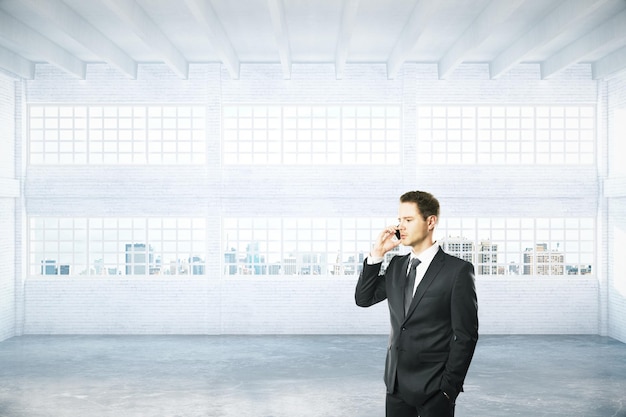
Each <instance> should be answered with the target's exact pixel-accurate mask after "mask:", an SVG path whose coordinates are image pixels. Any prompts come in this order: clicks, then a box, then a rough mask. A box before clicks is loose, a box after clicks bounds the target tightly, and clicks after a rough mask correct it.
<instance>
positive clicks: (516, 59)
mask: <svg viewBox="0 0 626 417" xmlns="http://www.w3.org/2000/svg"><path fill="white" fill-rule="evenodd" d="M608 1H610V0H567V1H563V2H561V3H560V4H559V5H558V6H557V7H556V8H555V9H554V10H553V11H552V12H550V13H549V14H548V15H547V16H546V17H545V18H544V19H543V20H541V21H540V22H539V23H538V24H537V25H535V26H534V27H532V28H531V29H530V30H529V31H528V32H526V33H525V34H523V35H522V36H521V37H520V38H519V39H518V40H517V41H515V42H514V43H513V44H512V45H511V46H510V47H509V48H507V49H506V50H505V51H504V52H502V53H501V54H500V55H499V56H498V57H496V59H494V60H493V61H491V63H490V64H489V71H490V74H491V78H494V79H495V78H498V77H500V76H501V75H503V74H504V73H506V72H507V71H509V70H510V69H511V68H512V67H514V66H515V65H517V64H519V63H520V62H522V61H523V60H524V58H525V57H526V56H527V55H528V54H529V53H530V52H532V51H533V50H535V49H537V48H539V47H541V46H543V45H545V44H547V43H549V42H550V41H552V40H553V39H554V38H555V37H557V36H558V35H559V34H561V33H562V32H563V31H565V30H566V29H569V28H571V27H572V26H574V25H576V24H578V23H579V22H580V20H581V19H583V18H584V17H586V16H587V15H589V14H590V13H591V12H593V11H595V10H597V9H598V8H600V7H601V6H603V5H604V4H606V3H607V2H608Z"/></svg>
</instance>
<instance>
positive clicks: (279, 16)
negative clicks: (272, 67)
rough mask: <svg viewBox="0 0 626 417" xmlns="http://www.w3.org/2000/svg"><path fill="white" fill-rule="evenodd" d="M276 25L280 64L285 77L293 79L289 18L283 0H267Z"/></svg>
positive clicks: (275, 32)
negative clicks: (288, 27) (286, 15)
mask: <svg viewBox="0 0 626 417" xmlns="http://www.w3.org/2000/svg"><path fill="white" fill-rule="evenodd" d="M267 5H268V6H269V9H270V17H271V18H272V26H273V27H274V36H275V37H276V43H277V44H278V55H279V56H280V65H281V67H282V69H283V78H284V79H285V80H289V79H291V48H290V47H289V31H288V29H287V18H286V17H285V6H284V4H283V2H282V0H267Z"/></svg>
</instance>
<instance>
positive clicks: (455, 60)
mask: <svg viewBox="0 0 626 417" xmlns="http://www.w3.org/2000/svg"><path fill="white" fill-rule="evenodd" d="M523 2H524V0H507V1H502V0H492V1H491V2H490V3H489V4H488V5H487V7H485V8H484V9H483V11H482V12H481V13H480V15H479V16H478V17H477V18H476V19H475V20H474V22H472V24H471V25H470V26H469V27H468V28H467V29H466V30H465V32H463V34H462V35H461V36H460V37H459V39H458V40H457V41H456V42H455V44H454V45H452V47H451V48H450V49H449V50H448V52H446V54H445V55H444V56H443V58H441V60H440V61H439V64H438V71H439V79H441V80H443V79H446V78H447V77H448V76H449V75H450V74H451V73H452V72H453V71H454V70H455V69H456V68H457V67H458V66H459V65H460V64H461V63H462V62H463V60H464V58H465V57H466V56H467V54H468V53H470V52H471V51H472V50H474V49H475V48H476V47H478V46H480V44H481V43H483V42H484V41H485V39H487V37H488V36H489V35H491V33H492V32H493V30H494V29H495V28H497V27H498V26H499V25H501V24H502V22H504V21H505V20H506V19H508V18H509V17H510V16H511V15H512V14H513V12H515V10H516V9H517V8H518V7H519V6H520V5H521V4H522V3H523Z"/></svg>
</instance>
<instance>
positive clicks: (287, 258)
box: [222, 218, 595, 276]
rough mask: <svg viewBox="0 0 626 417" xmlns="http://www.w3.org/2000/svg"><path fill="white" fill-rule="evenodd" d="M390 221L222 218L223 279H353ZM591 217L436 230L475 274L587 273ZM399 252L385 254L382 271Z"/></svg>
mask: <svg viewBox="0 0 626 417" xmlns="http://www.w3.org/2000/svg"><path fill="white" fill-rule="evenodd" d="M396 221H397V220H395V219H382V218H356V219H344V218H306V219H301V218H298V219H291V218H228V219H224V221H223V226H222V238H223V240H224V241H225V242H226V248H227V249H226V251H225V252H224V257H223V262H224V268H223V272H224V274H225V275H358V274H359V273H360V271H361V265H362V263H363V260H364V259H365V257H366V256H367V254H368V252H369V248H370V247H371V244H372V242H373V240H374V239H375V238H376V236H377V235H378V233H379V232H380V230H382V229H383V228H384V227H385V226H386V225H389V224H394V223H395V222H396ZM594 224H595V221H594V219H592V218H573V219H572V218H546V219H528V218H492V219H482V218H480V219H477V218H448V219H442V220H441V221H440V224H439V226H438V228H437V229H436V234H437V236H436V237H437V241H438V242H439V244H440V245H441V246H442V247H443V248H444V250H445V251H446V252H448V253H450V254H452V255H455V256H458V257H460V258H461V259H465V260H467V261H470V262H472V263H473V264H474V266H475V268H476V274H477V275H530V276H542V275H550V276H563V275H586V274H591V273H592V268H593V264H594V260H595V249H594V248H595V244H594V242H595V240H594V239H595V232H594V230H595V228H594ZM408 250H409V249H408V248H406V247H404V246H400V247H398V248H397V249H396V250H395V251H392V252H391V253H388V254H387V256H386V259H385V262H384V266H383V268H384V267H385V266H386V264H387V263H388V262H389V260H390V259H391V257H392V256H393V255H395V254H404V253H407V252H408Z"/></svg>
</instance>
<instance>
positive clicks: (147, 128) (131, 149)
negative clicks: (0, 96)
mask: <svg viewBox="0 0 626 417" xmlns="http://www.w3.org/2000/svg"><path fill="white" fill-rule="evenodd" d="M205 119H206V117H205V113H204V107H201V106H55V105H42V106H37V105H32V106H30V107H29V119H28V120H29V158H30V159H29V161H30V163H31V164H114V165H119V164H147V163H149V164H181V163H184V164H189V163H190V164H203V163H205V161H206V154H205V146H204V144H205V132H206V120H205Z"/></svg>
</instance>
